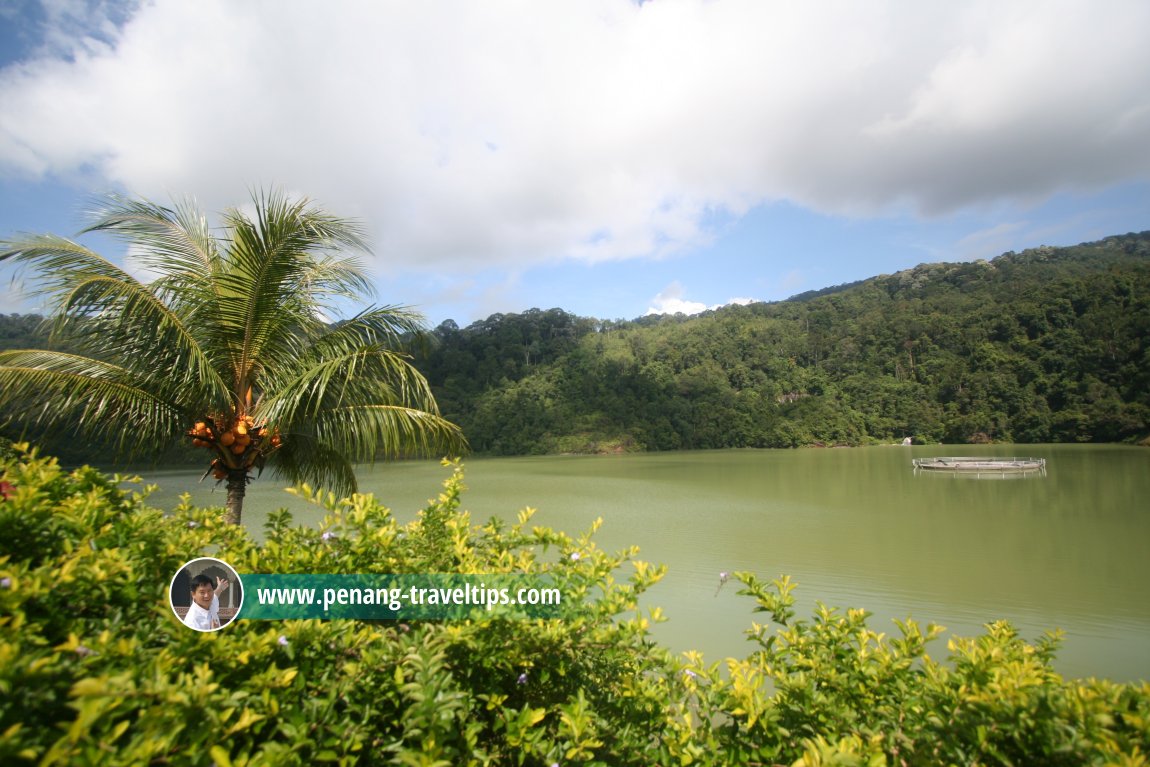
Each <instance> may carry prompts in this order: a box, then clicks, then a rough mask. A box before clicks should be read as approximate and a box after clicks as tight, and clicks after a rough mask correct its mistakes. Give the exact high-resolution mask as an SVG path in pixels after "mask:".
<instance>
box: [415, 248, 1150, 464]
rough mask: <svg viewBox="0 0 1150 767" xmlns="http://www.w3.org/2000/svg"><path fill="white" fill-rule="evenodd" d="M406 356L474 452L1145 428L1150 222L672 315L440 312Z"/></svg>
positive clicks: (965, 438) (1149, 391)
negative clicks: (444, 318) (1092, 238)
mask: <svg viewBox="0 0 1150 767" xmlns="http://www.w3.org/2000/svg"><path fill="white" fill-rule="evenodd" d="M434 335H435V338H436V341H437V343H436V344H435V345H433V347H432V349H431V351H430V352H429V353H428V354H426V355H424V356H423V357H422V358H421V359H419V360H418V365H419V367H420V369H421V370H423V372H424V373H425V374H426V375H427V377H428V379H429V380H430V381H431V383H432V385H433V387H434V389H435V392H436V396H437V398H438V400H439V403H440V407H441V408H442V409H443V411H444V413H445V415H447V416H448V417H449V418H451V419H453V420H455V421H456V422H457V423H458V424H460V425H461V426H462V427H463V429H464V430H465V433H466V434H467V435H468V438H469V439H470V441H471V444H472V447H473V448H474V449H475V450H477V451H479V452H484V453H494V454H504V455H513V454H529V453H554V452H608V451H620V450H675V449H697V448H726V447H796V446H803V445H839V444H845V445H858V444H866V443H870V442H888V441H898V440H902V439H903V438H904V437H907V436H909V437H912V438H913V439H914V440H915V441H919V442H955V443H968V442H989V441H1011V442H1090V441H1094V442H1112V441H1135V440H1139V439H1143V438H1145V437H1146V435H1147V432H1148V428H1150V232H1143V233H1141V234H1128V235H1123V236H1117V237H1109V238H1107V239H1105V240H1103V241H1101V242H1096V243H1086V244H1082V245H1078V246H1075V247H1067V248H1052V247H1041V248H1035V249H1032V250H1026V251H1024V252H1022V253H1013V252H1012V253H1006V254H1004V255H1002V256H999V257H998V258H995V259H993V260H992V261H989V262H988V261H976V262H968V263H949V264H925V265H921V266H918V267H916V268H914V269H910V270H907V271H904V272H900V273H898V274H895V275H891V276H882V277H876V278H873V279H870V280H865V281H863V282H860V283H854V284H851V285H847V286H841V287H839V288H830V289H827V290H823V291H817V292H814V293H806V294H803V295H801V296H796V297H795V298H793V299H790V300H788V301H782V302H777V303H770V304H752V305H750V306H730V307H725V308H722V309H718V310H715V311H712V312H707V313H705V314H703V315H699V316H693V317H686V316H683V315H677V316H651V317H644V318H642V319H638V320H634V321H630V322H621V321H602V320H595V319H588V318H583V317H576V316H574V315H571V314H569V313H567V312H565V311H562V310H561V309H551V310H548V311H541V310H531V311H527V312H524V313H522V314H497V315H493V316H491V317H489V318H488V319H486V320H483V321H481V322H476V323H474V324H472V325H470V326H468V327H466V328H463V329H460V328H459V327H457V326H456V324H455V323H453V322H450V321H448V322H445V323H443V324H442V325H440V326H439V327H438V328H436V329H435V331H434Z"/></svg>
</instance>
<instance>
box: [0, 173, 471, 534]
mask: <svg viewBox="0 0 1150 767" xmlns="http://www.w3.org/2000/svg"><path fill="white" fill-rule="evenodd" d="M252 201H253V203H254V208H255V211H254V214H252V215H249V214H247V213H245V212H243V211H241V210H236V209H233V210H228V211H226V212H225V213H224V214H223V216H222V222H223V228H222V230H221V232H220V233H218V234H217V233H213V230H212V229H211V228H210V227H209V224H208V221H207V219H206V218H205V217H204V216H203V215H202V214H201V213H200V212H199V211H198V210H197V209H196V207H195V206H194V205H193V204H191V203H183V204H179V205H176V206H174V207H173V208H167V207H161V206H159V205H156V204H154V203H151V202H148V201H145V200H136V199H128V198H124V197H119V196H112V197H109V198H107V199H106V200H105V201H104V202H103V203H102V205H101V206H100V208H99V209H98V210H96V211H94V213H93V215H94V220H93V223H92V225H91V226H89V227H88V228H87V229H85V230H84V232H82V233H85V232H108V233H111V234H113V235H116V236H118V237H120V238H122V239H123V240H126V241H127V243H128V244H129V256H130V259H131V262H132V263H134V264H136V265H138V267H139V269H140V271H141V273H142V274H145V275H147V276H148V277H150V278H151V279H143V278H138V277H136V276H134V275H133V274H131V273H129V272H128V271H126V270H125V269H124V268H121V267H119V266H116V265H115V264H113V263H111V262H110V261H108V260H107V259H105V258H103V257H101V256H99V255H98V254H96V253H94V252H93V251H91V250H89V249H87V248H85V247H83V246H81V245H79V244H77V243H75V242H72V241H70V240H67V239H64V238H62V237H57V236H54V235H36V236H28V237H24V238H22V239H19V240H11V241H6V242H0V262H2V261H5V260H12V261H14V262H17V263H25V264H31V265H33V266H34V267H36V276H37V283H38V287H37V290H36V293H37V294H39V295H43V296H45V297H46V298H47V300H48V301H49V303H50V306H51V310H52V311H51V315H52V318H51V320H52V322H51V330H52V338H53V339H54V340H59V341H60V342H61V343H62V344H63V346H61V345H60V344H55V343H54V344H52V346H53V347H54V348H57V347H58V348H67V349H68V350H69V351H67V352H65V351H58V350H57V351H48V350H17V351H7V352H3V353H0V408H2V409H3V410H5V411H7V412H15V411H16V409H17V408H18V409H19V412H21V413H23V414H24V417H25V418H26V419H27V420H30V421H31V423H32V425H34V426H36V427H43V428H51V427H66V428H68V429H71V430H73V431H74V432H75V433H77V434H79V435H83V436H90V437H94V438H99V439H104V440H110V441H111V442H112V443H114V444H115V445H116V446H117V447H118V448H119V451H120V453H121V454H122V455H128V456H131V455H140V454H147V453H152V454H154V453H155V451H157V450H158V449H160V448H161V447H163V446H165V445H168V444H171V443H172V441H173V440H176V439H190V440H191V441H192V444H194V445H195V446H197V447H201V448H203V449H204V450H205V451H206V452H207V453H208V458H207V459H206V461H207V462H208V470H209V471H210V472H212V473H213V474H214V475H215V477H216V479H217V480H219V481H226V483H227V519H228V520H229V521H231V522H233V523H236V524H238V523H239V521H240V516H241V511H242V508H243V499H244V492H245V489H246V486H247V483H248V482H249V481H250V480H251V479H252V477H253V475H255V474H257V473H258V472H260V471H262V469H263V468H264V466H265V465H269V466H271V467H272V468H273V469H274V470H276V471H277V472H278V473H279V474H281V475H282V476H284V477H285V478H286V479H288V480H289V481H291V482H297V483H298V482H308V483H311V484H313V485H317V486H321V487H326V488H328V489H330V490H333V491H335V492H337V493H348V492H352V491H354V490H355V487H356V482H355V474H354V472H353V470H352V462H353V461H361V460H372V459H374V458H375V457H377V456H379V455H385V456H396V455H401V454H422V455H430V454H433V453H438V454H440V455H443V454H449V455H459V454H461V453H462V452H463V451H465V450H466V441H465V440H464V438H463V436H462V434H461V432H460V431H459V428H458V427H457V426H455V425H454V424H452V423H450V422H448V421H446V420H445V419H443V418H442V417H441V416H440V415H439V412H438V408H437V406H436V403H435V399H434V397H433V396H432V394H431V391H430V389H429V387H428V384H427V381H426V380H425V379H424V378H423V376H422V375H421V374H420V373H419V372H418V371H417V370H416V369H415V368H414V367H413V366H412V364H411V362H410V357H409V356H408V355H407V354H405V353H404V352H403V348H404V347H403V342H404V341H405V340H407V339H411V338H416V337H418V336H419V334H420V333H421V332H422V330H423V326H422V318H421V317H420V316H419V315H418V314H416V313H414V312H412V311H410V310H408V309H406V308H404V307H398V306H382V307H371V308H368V309H366V310H364V311H362V312H360V313H358V314H356V315H355V316H354V317H352V318H351V319H349V320H347V321H346V322H341V323H337V324H329V323H328V322H325V321H324V313H325V312H332V311H334V310H335V308H336V306H337V305H338V304H339V303H340V302H344V303H346V302H348V301H358V300H360V299H361V298H362V297H363V296H365V295H366V294H368V293H369V292H370V284H369V283H368V281H367V278H366V274H365V272H364V270H363V268H362V266H361V265H360V263H359V261H358V260H357V259H356V258H355V256H354V255H349V253H352V254H354V253H355V252H357V251H358V252H365V251H366V246H365V243H364V239H363V236H362V234H361V232H360V229H359V227H358V225H357V224H355V223H354V222H351V221H348V220H346V219H340V218H336V217H334V216H332V215H330V214H328V213H325V212H324V211H322V210H320V209H318V208H317V207H315V206H314V205H313V204H312V203H310V202H308V201H306V200H302V201H300V200H291V199H289V198H288V197H286V196H285V195H283V194H281V193H277V192H272V193H257V194H254V195H253V199H252ZM205 476H207V474H206V473H205Z"/></svg>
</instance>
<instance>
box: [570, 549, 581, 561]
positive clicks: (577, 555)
mask: <svg viewBox="0 0 1150 767" xmlns="http://www.w3.org/2000/svg"><path fill="white" fill-rule="evenodd" d="M582 558H583V555H582V554H580V553H579V552H578V551H572V552H571V561H572V562H578V561H579V560H580V559H582Z"/></svg>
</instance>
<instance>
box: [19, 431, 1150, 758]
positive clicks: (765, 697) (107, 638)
mask: <svg viewBox="0 0 1150 767" xmlns="http://www.w3.org/2000/svg"><path fill="white" fill-rule="evenodd" d="M0 466H2V474H0V481H4V482H7V483H8V484H7V485H6V486H5V487H6V488H7V489H6V494H7V498H6V500H3V501H0V530H3V531H4V533H3V536H2V537H0V764H42V765H65V764H67V765H96V764H99V765H109V764H110V765H135V764H188V765H212V764H215V765H221V766H226V765H263V764H286V765H295V764H300V765H302V764H329V763H330V764H401V765H456V764H474V765H482V764H500V765H505V764H510V765H552V764H563V765H568V764H612V765H613V764H645V765H646V764H665V765H670V764H691V763H698V764H808V765H815V764H944V763H954V764H975V763H978V764H1023V763H1030V764H1032V763H1042V764H1082V763H1097V764H1106V763H1116V764H1129V765H1133V764H1145V763H1146V761H1145V759H1144V757H1143V754H1144V753H1145V752H1146V751H1147V749H1148V743H1150V689H1148V687H1147V685H1140V686H1137V685H1120V684H1113V683H1110V682H1099V681H1089V682H1067V681H1063V680H1062V679H1061V678H1059V677H1058V676H1057V675H1056V674H1055V673H1054V672H1053V671H1051V668H1050V660H1051V656H1052V653H1053V650H1054V645H1055V642H1054V640H1052V639H1051V640H1043V641H1040V642H1039V643H1037V644H1034V645H1031V644H1027V643H1026V642H1023V641H1022V640H1021V639H1019V638H1018V637H1017V636H1016V635H1015V634H1014V632H1013V631H1012V630H1011V629H1010V628H1009V627H1007V626H1005V625H1001V624H994V625H992V626H990V627H989V629H988V632H987V634H986V635H985V636H983V637H979V638H977V639H974V640H959V639H956V640H952V643H951V653H950V657H949V659H948V660H947V661H946V662H943V663H940V662H936V661H934V660H932V659H930V657H929V656H928V655H927V654H926V650H925V648H926V646H927V644H928V642H929V641H930V640H931V639H932V638H933V637H934V636H935V635H936V634H937V629H935V628H933V627H928V628H927V629H926V630H925V631H924V630H922V629H920V628H919V627H918V626H916V625H915V624H913V623H911V622H908V623H906V624H900V636H899V637H897V638H887V637H885V636H882V635H879V634H876V633H874V632H873V631H872V630H870V629H869V628H868V627H867V624H866V614H865V613H864V612H863V611H858V610H851V611H848V612H846V613H845V614H844V613H840V612H838V611H836V610H832V609H829V608H820V610H818V611H817V613H816V615H815V616H814V617H813V618H812V619H811V620H796V619H795V618H794V611H793V609H792V604H793V603H792V598H791V589H792V584H791V583H790V581H788V580H787V579H785V578H783V579H780V580H778V581H775V582H773V583H771V584H767V583H763V582H761V581H760V580H758V579H757V578H756V577H755V576H753V575H750V574H741V575H739V578H740V580H741V582H742V584H743V593H745V594H748V595H749V596H751V597H752V598H753V599H754V600H755V602H756V609H757V610H759V611H765V612H767V613H769V615H770V617H771V624H769V625H765V626H755V627H753V628H752V632H751V633H752V636H753V639H754V641H755V643H756V644H755V647H756V648H757V649H756V650H755V651H754V652H752V653H751V654H750V655H749V656H748V657H747V658H745V659H742V660H736V659H728V660H727V661H726V662H725V663H724V664H717V663H711V664H707V663H706V662H705V661H704V659H703V658H702V657H701V656H700V655H699V654H697V653H687V654H685V655H684V656H683V657H682V658H678V659H676V658H673V657H672V656H671V655H670V653H669V652H668V651H667V650H665V649H664V648H662V647H660V646H659V645H657V644H656V643H654V642H653V641H652V640H651V637H650V635H649V633H648V627H649V623H650V622H651V621H652V620H657V619H658V617H659V614H658V611H657V610H654V611H652V613H651V614H648V615H644V614H641V613H640V612H639V610H638V609H637V599H638V597H639V595H640V594H641V593H643V592H644V591H645V590H646V589H647V588H648V587H649V586H650V585H652V584H653V583H655V582H656V581H658V579H659V578H660V577H661V575H662V572H663V570H662V569H661V568H657V567H652V566H650V565H648V564H646V563H644V562H642V561H639V560H637V559H635V557H636V555H637V550H635V549H630V550H626V551H622V552H617V553H614V554H611V553H608V552H604V551H602V550H600V549H599V548H598V547H597V546H596V544H595V542H594V538H593V535H594V532H595V529H594V527H593V529H592V530H590V531H588V532H587V533H585V534H583V535H581V536H579V537H577V538H573V537H570V536H568V535H565V534H563V533H560V532H556V531H553V530H550V529H547V528H543V527H535V526H532V525H531V524H530V519H531V511H530V510H525V511H523V512H520V513H519V515H518V517H517V519H516V521H515V522H514V523H513V524H510V523H504V522H501V521H498V520H493V521H491V522H488V523H487V524H485V525H476V524H473V523H472V520H471V519H470V517H469V515H468V514H467V513H466V512H464V511H461V507H460V499H461V493H462V492H463V490H464V487H463V477H462V473H461V470H460V469H459V467H457V466H456V467H454V469H453V470H452V472H451V475H450V477H449V478H448V479H447V480H446V481H445V483H444V489H443V492H442V493H441V494H440V495H439V497H438V498H436V499H435V500H434V501H432V502H430V503H429V504H428V506H427V508H426V509H424V510H423V511H422V512H421V514H420V515H419V517H418V519H416V520H415V521H414V522H412V523H410V524H407V525H400V524H398V523H397V522H396V521H395V519H394V518H393V517H392V516H391V514H390V512H389V511H388V509H387V508H386V507H384V506H383V505H381V504H380V503H379V502H378V501H377V500H375V499H374V498H373V497H371V496H368V495H356V496H354V497H352V498H349V499H335V498H332V497H327V496H322V495H320V494H316V493H312V492H311V491H309V490H307V489H306V488H304V489H301V491H300V492H301V493H303V494H304V495H307V496H308V497H310V498H311V499H312V500H313V501H315V502H316V503H319V504H321V505H322V506H323V507H325V508H326V510H327V516H326V518H325V519H324V521H323V522H322V523H321V525H320V526H319V527H318V528H305V527H298V526H294V525H293V524H292V523H291V519H290V517H289V516H288V515H287V513H286V512H279V513H276V514H273V515H272V516H271V517H270V520H269V522H268V525H267V531H266V540H265V541H264V542H263V543H256V542H255V541H253V539H252V538H251V537H250V536H249V535H248V534H247V532H246V531H245V530H243V529H242V528H237V527H234V526H230V525H226V524H224V523H223V521H222V512H221V510H219V509H207V510H205V509H196V508H193V507H191V506H190V504H188V503H187V502H185V503H183V504H182V505H180V506H179V507H178V508H176V509H175V510H173V511H172V512H170V513H162V512H160V511H157V510H153V509H149V508H148V507H147V506H146V502H145V501H146V497H145V496H146V493H141V492H135V491H125V490H122V489H120V486H121V485H122V484H123V480H122V478H119V477H113V478H108V477H106V476H104V475H102V474H100V473H98V472H96V471H94V470H91V469H86V468H85V469H80V470H77V471H74V472H71V473H66V472H64V471H62V470H61V469H60V468H59V466H58V465H57V464H56V463H55V462H54V461H52V460H49V459H44V458H39V457H36V456H35V455H34V454H23V453H17V454H15V455H14V456H10V457H9V458H7V459H6V460H4V461H3V463H0ZM595 527H597V525H596V526H595ZM198 555H212V556H218V557H220V558H221V559H224V560H226V561H228V562H230V563H231V564H233V565H234V566H236V567H237V568H238V569H239V570H240V571H241V573H243V572H268V573H427V572H458V573H473V574H474V573H512V572H519V573H530V574H539V575H542V574H546V575H547V576H548V577H550V578H552V579H553V580H554V581H555V585H557V586H558V587H559V588H560V589H561V590H562V594H563V597H564V600H565V605H566V607H565V609H566V613H565V617H564V618H563V619H562V620H534V621H526V620H522V621H509V620H501V619H495V618H492V619H490V620H481V621H467V622H464V621H456V622H433V621H419V622H416V621H412V622H396V621H390V622H382V621H379V622H372V621H351V620H344V621H255V620H251V621H247V620H239V621H236V622H235V623H234V624H232V625H230V626H228V627H227V628H225V629H224V630H222V631H220V632H216V633H213V634H199V633H195V632H192V631H189V630H187V629H186V628H184V627H183V626H182V625H181V624H180V623H179V622H178V621H177V620H176V618H175V617H174V616H173V615H172V612H171V610H170V608H169V606H168V599H167V589H168V585H169V582H170V580H171V577H172V575H173V574H174V573H175V571H176V570H177V569H178V568H179V567H180V566H181V565H182V564H183V563H184V562H185V561H187V560H188V559H191V558H193V557H195V556H198ZM575 555H577V556H575Z"/></svg>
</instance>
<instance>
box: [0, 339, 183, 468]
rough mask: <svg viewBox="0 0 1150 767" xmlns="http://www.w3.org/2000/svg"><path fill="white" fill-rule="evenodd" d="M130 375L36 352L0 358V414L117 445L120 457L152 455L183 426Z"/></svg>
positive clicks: (173, 410)
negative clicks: (19, 414) (123, 454)
mask: <svg viewBox="0 0 1150 767" xmlns="http://www.w3.org/2000/svg"><path fill="white" fill-rule="evenodd" d="M135 380H136V378H135V374H134V373H133V371H131V370H128V369H126V368H123V367H120V366H117V365H114V364H111V363H108V362H104V361H102V360H96V359H91V358H88V357H83V356H80V355H73V354H65V353H62V352H52V351H41V350H11V351H5V352H0V409H2V410H4V411H8V412H20V413H21V415H22V417H23V419H24V420H25V421H28V422H30V423H32V424H34V425H36V426H38V427H41V428H44V429H46V430H50V429H54V428H59V427H61V426H67V427H68V428H69V429H74V430H75V433H77V434H79V435H87V436H94V437H99V438H103V439H109V438H110V439H112V440H114V441H116V442H117V443H118V444H119V445H120V446H121V448H122V449H123V451H124V452H125V453H128V454H131V453H139V452H146V451H148V450H154V449H155V447H156V445H157V444H162V443H166V442H168V441H170V439H171V438H172V436H173V435H174V434H176V433H178V432H179V431H180V429H181V426H182V424H183V423H184V422H185V421H186V420H187V417H188V416H187V414H186V412H185V411H184V409H183V408H182V407H181V406H180V404H179V403H178V402H174V401H172V400H169V399H165V398H164V397H162V396H160V395H159V394H158V393H157V392H156V390H155V387H154V386H149V385H148V383H150V382H142V383H140V382H136V383H134V382H133V381H135Z"/></svg>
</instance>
